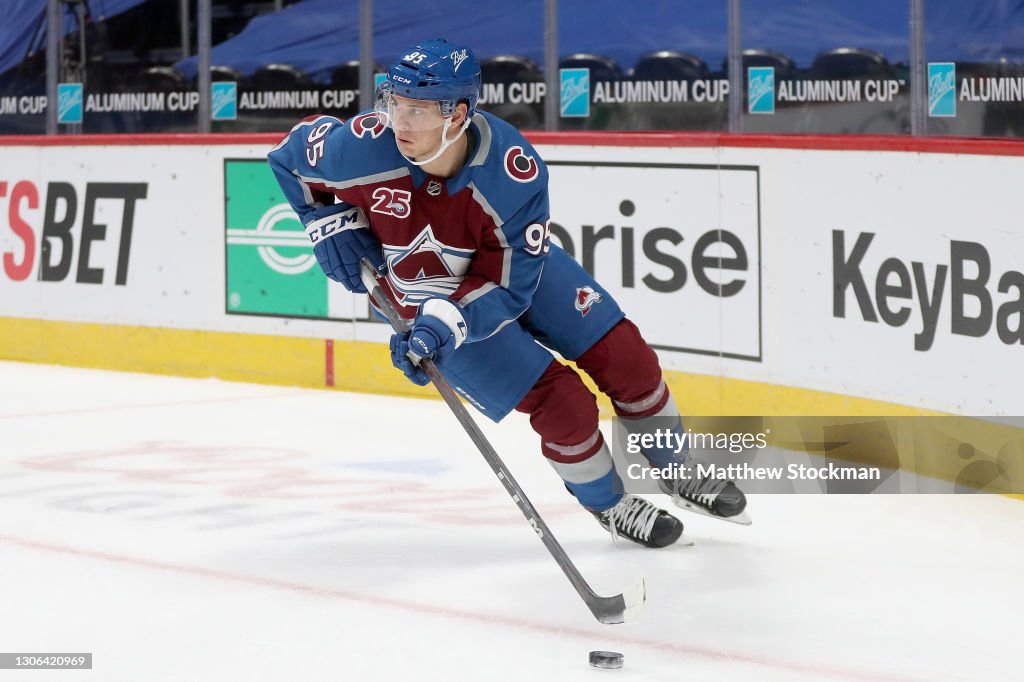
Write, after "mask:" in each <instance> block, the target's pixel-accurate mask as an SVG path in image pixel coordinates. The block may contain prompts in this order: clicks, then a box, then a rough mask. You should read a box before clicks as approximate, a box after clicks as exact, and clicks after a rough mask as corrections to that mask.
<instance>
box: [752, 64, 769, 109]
mask: <svg viewBox="0 0 1024 682" xmlns="http://www.w3.org/2000/svg"><path fill="white" fill-rule="evenodd" d="M747 112H748V113H751V114H774V113H775V67H774V66H752V67H750V68H749V69H747Z"/></svg>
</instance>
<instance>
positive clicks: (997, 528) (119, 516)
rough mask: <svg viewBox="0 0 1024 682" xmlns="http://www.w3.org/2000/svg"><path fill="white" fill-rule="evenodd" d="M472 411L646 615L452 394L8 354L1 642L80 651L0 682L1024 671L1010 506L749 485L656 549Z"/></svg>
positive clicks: (531, 440) (1, 482)
mask: <svg viewBox="0 0 1024 682" xmlns="http://www.w3.org/2000/svg"><path fill="white" fill-rule="evenodd" d="M481 425H482V426H483V428H484V431H485V432H486V433H487V434H488V436H489V437H490V438H492V442H493V443H494V445H495V447H496V449H497V450H498V452H499V453H500V454H501V455H502V457H503V458H504V459H505V461H506V463H507V464H508V466H509V468H510V469H511V470H512V472H513V473H514V475H515V476H516V477H517V478H518V479H519V482H520V483H521V484H522V485H523V487H524V488H525V489H526V491H527V493H528V494H529V495H530V497H531V499H532V500H533V502H534V503H535V505H536V506H537V508H538V510H539V511H540V513H541V514H542V515H543V516H544V518H545V519H546V520H547V522H548V523H549V525H550V526H551V527H552V529H553V531H554V532H555V534H556V536H557V537H558V538H559V540H560V541H561V542H562V544H563V545H564V547H565V548H566V550H567V551H568V552H569V554H570V556H571V557H572V558H573V559H574V561H575V562H576V563H577V565H578V567H579V569H580V570H581V572H582V573H583V575H584V576H585V577H586V578H587V579H588V580H589V581H590V583H591V584H592V585H593V587H594V588H595V589H596V590H597V591H598V592H599V593H602V594H613V593H616V592H618V591H621V590H622V589H624V588H626V587H627V586H628V585H630V584H631V583H632V582H633V581H634V580H635V579H637V578H638V577H640V576H644V577H645V578H646V580H647V589H648V603H647V606H646V609H645V610H644V612H643V613H642V615H641V617H640V619H639V620H638V621H637V622H636V623H633V624H627V625H614V626H608V625H600V624H599V623H597V622H596V621H595V620H594V619H593V618H592V617H591V615H590V613H589V612H588V611H587V610H586V608H585V607H584V605H583V603H582V602H581V601H580V600H579V598H578V597H577V596H576V594H575V592H574V591H573V590H572V588H571V587H570V585H569V583H568V581H566V579H565V578H564V576H563V575H562V574H561V572H560V571H559V569H558V567H557V566H556V565H555V563H554V562H553V561H552V560H551V558H550V557H549V555H548V554H547V552H546V550H545V549H544V547H543V546H542V545H541V543H540V542H538V540H537V538H536V537H535V535H534V533H533V531H532V530H531V529H530V527H529V526H528V525H527V524H526V523H525V521H524V520H523V518H522V516H521V515H520V513H519V511H518V510H517V508H516V507H515V506H514V505H513V504H512V502H511V501H510V500H509V499H508V497H507V496H506V494H505V492H504V490H503V489H502V488H501V487H500V485H499V484H498V482H497V481H496V480H495V479H494V477H493V475H492V473H491V472H490V470H489V469H488V468H487V466H486V464H485V463H484V461H483V459H482V458H481V457H480V456H479V455H478V454H477V453H476V451H475V449H474V447H473V445H472V444H471V442H470V441H469V440H468V438H467V437H466V436H465V435H464V434H463V432H462V431H461V429H460V427H459V426H458V424H457V423H456V422H455V420H454V418H453V417H452V416H451V415H450V414H449V413H448V412H447V408H446V407H445V406H444V405H443V403H440V402H437V401H417V400H405V399H398V398H386V397H378V396H370V395H356V394H346V393H340V392H334V391H317V390H302V389H292V388H280V387H268V386H258V385H248V384H238V383H227V382H221V381H215V380H195V379H179V378H171V377H157V376H147V375H137V374H122V373H113V372H102V371H95V370H83V369H73V368H63V367H49V366H37V365H25V364H16V363H0V652H33V653H34V652H76V653H77V652H91V653H93V654H94V669H93V670H91V671H64V670H62V671H39V670H34V671H0V682H6V681H7V680H30V681H31V682H42V681H44V680H45V681H49V680H55V681H59V682H72V681H77V680H102V681H103V682H107V681H121V680H123V681H125V682H138V681H144V680H145V681H148V680H176V681H177V680H210V681H223V680H245V681H250V680H251V681H256V680H275V681H276V680H301V681H307V680H407V679H414V680H473V681H478V680H488V681H490V680H516V681H517V682H521V681H522V680H530V681H533V682H540V681H542V680H566V681H576V680H586V681H594V680H597V679H598V678H602V679H605V680H612V679H615V680H619V681H620V682H626V681H639V680H659V681H660V680H666V681H670V680H671V681H675V680H679V681H686V682H698V681H702V680H708V681H710V682H725V681H729V682H735V681H745V680H771V681H775V680H798V681H800V680H865V681H875V680H877V681H890V680H922V681H923V680H928V681H934V680H1019V679H1022V676H1024V672H1022V671H1024V657H1022V655H1021V651H1020V646H1019V642H1020V625H1019V623H1020V619H1021V617H1022V614H1024V596H1022V594H1024V590H1022V587H1021V585H1022V582H1021V580H1022V576H1024V542H1022V540H1024V504H1022V503H1021V502H1019V501H1015V500H1011V499H1008V498H1004V497H999V496H994V495H977V496H970V495H960V496H952V495H916V496H914V495H900V496H897V495H872V496H852V495H851V496H817V495H760V496H756V497H754V498H753V499H752V500H751V503H750V513H751V516H752V517H753V519H754V525H753V526H750V527H741V526H737V525H733V524H727V523H723V522H720V521H716V520H713V519H708V518H705V517H700V516H695V515H693V514H686V513H685V512H682V511H679V512H678V514H679V515H680V516H681V518H683V520H684V522H685V523H686V526H687V533H688V535H690V536H691V537H692V538H693V539H694V540H695V541H696V546H695V547H692V548H681V547H679V548H670V549H668V550H661V551H654V550H645V549H642V548H638V547H633V546H622V545H613V544H612V543H611V542H610V540H609V537H608V536H607V534H606V533H605V532H604V531H603V530H601V528H600V527H599V526H598V525H597V523H595V521H594V520H593V519H592V518H591V517H590V515H589V514H587V513H585V512H583V511H582V510H581V509H580V508H579V507H578V506H577V505H576V504H575V502H574V501H573V500H572V499H571V498H570V497H569V496H568V495H567V494H566V492H565V490H564V489H563V487H562V485H561V483H560V481H559V480H558V479H557V477H556V476H555V474H554V473H553V471H552V470H551V469H550V468H549V467H548V465H547V464H546V463H545V462H544V461H543V459H542V458H541V456H540V454H539V452H538V447H537V442H536V437H535V436H534V435H533V433H532V432H531V431H530V429H529V425H528V423H527V421H526V420H525V419H524V418H522V415H518V414H516V415H513V416H512V417H510V418H509V419H507V420H506V421H505V422H503V423H502V424H500V425H497V426H496V425H493V424H490V423H488V422H484V421H483V420H481ZM652 499H655V500H656V501H658V502H659V503H660V504H664V506H666V507H669V506H670V505H668V504H667V501H664V499H663V498H662V499H658V498H652ZM592 649H611V650H615V651H621V652H622V653H624V654H625V668H623V669H622V670H617V671H601V670H595V669H592V668H590V667H589V666H588V665H587V653H588V651H590V650H592Z"/></svg>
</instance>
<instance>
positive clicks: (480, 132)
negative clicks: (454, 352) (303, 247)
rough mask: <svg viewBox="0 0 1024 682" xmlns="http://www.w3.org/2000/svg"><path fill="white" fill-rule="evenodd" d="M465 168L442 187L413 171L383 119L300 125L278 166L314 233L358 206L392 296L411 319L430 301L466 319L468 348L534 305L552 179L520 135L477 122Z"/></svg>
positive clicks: (498, 123)
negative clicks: (327, 219)
mask: <svg viewBox="0 0 1024 682" xmlns="http://www.w3.org/2000/svg"><path fill="white" fill-rule="evenodd" d="M468 132H471V134H472V138H473V139H474V140H475V143H476V144H475V147H472V148H471V152H470V156H469V158H468V161H467V162H466V164H465V165H464V166H463V167H462V169H461V170H460V171H459V172H458V174H457V175H455V176H454V177H451V178H438V177H433V176H430V175H428V174H427V173H425V172H424V171H423V170H422V169H421V168H420V167H418V166H416V165H414V164H411V163H409V162H408V161H406V159H405V158H404V157H403V156H402V155H401V154H400V153H399V151H398V148H397V146H396V145H395V139H394V133H393V132H392V131H391V129H390V128H387V127H386V126H385V125H383V124H382V123H381V121H380V120H379V119H378V118H377V116H376V115H375V114H374V113H373V112H366V113H363V114H360V115H358V116H355V117H354V118H351V119H349V120H348V121H347V122H344V123H343V122H342V121H340V120H339V119H337V118H334V117H332V116H318V117H313V118H310V119H307V120H305V121H303V122H302V123H300V124H298V125H297V126H295V128H293V129H292V131H291V132H290V133H289V134H288V136H287V137H286V138H285V139H284V140H283V141H282V142H281V143H280V144H279V145H278V146H277V147H275V148H274V149H273V151H271V152H270V154H269V155H268V160H269V161H270V166H271V168H272V169H273V171H274V173H275V174H276V176H277V180H278V182H279V183H280V184H281V187H282V188H283V189H284V193H285V196H286V197H287V198H288V201H289V202H290V203H291V205H292V206H293V207H294V208H295V211H296V212H297V213H298V214H299V217H300V218H301V219H302V222H303V223H304V224H307V225H308V224H309V223H310V222H312V221H314V220H317V219H320V218H322V217H323V216H324V212H325V211H328V212H329V211H330V210H331V209H330V208H329V207H330V206H331V205H332V204H333V203H334V202H335V201H336V199H335V197H336V198H337V201H341V202H345V203H348V204H351V205H353V206H358V207H360V208H361V209H362V211H363V213H364V214H365V215H366V218H367V220H369V222H370V227H371V229H372V231H373V233H374V234H375V235H376V237H377V239H378V240H379V241H380V243H381V246H382V247H383V250H384V259H385V262H386V263H387V266H388V275H387V282H386V288H388V289H390V291H389V292H388V293H389V294H390V295H391V297H392V298H393V299H394V301H395V303H396V304H397V306H398V310H399V312H401V313H402V315H403V316H404V317H406V318H410V319H411V318H412V317H414V316H415V314H416V310H417V308H418V307H419V305H420V304H421V303H422V302H423V301H425V300H427V299H428V298H432V297H436V296H447V297H449V298H451V299H452V300H453V301H455V302H456V303H457V304H459V306H460V307H461V308H462V314H463V316H464V317H465V319H466V323H467V326H468V327H469V334H468V337H467V339H466V340H467V341H470V342H471V341H479V340H480V339H485V338H487V337H489V336H491V335H492V334H494V333H495V332H496V331H498V330H499V329H501V328H502V327H504V326H505V325H507V324H509V323H510V322H512V321H513V320H515V319H516V318H518V317H519V316H520V315H521V314H522V313H523V312H524V311H525V310H526V309H527V308H528V307H529V306H530V301H531V298H532V296H533V293H534V291H535V290H536V288H537V283H538V281H539V280H540V274H541V270H542V268H543V264H544V260H545V257H546V255H547V250H548V219H549V209H548V174H547V169H546V167H545V166H544V163H543V161H541V159H540V157H539V156H538V154H537V152H535V151H534V149H533V147H531V146H530V144H529V143H528V142H527V141H526V140H525V139H524V138H523V136H522V135H521V134H520V133H519V131H518V130H516V129H515V128H514V127H513V126H511V125H509V124H508V123H505V122H504V121H502V120H501V119H499V118H496V117H495V116H492V115H490V114H487V113H484V112H477V113H475V114H474V115H473V117H472V121H471V123H470V128H469V131H468Z"/></svg>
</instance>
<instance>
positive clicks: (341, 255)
mask: <svg viewBox="0 0 1024 682" xmlns="http://www.w3.org/2000/svg"><path fill="white" fill-rule="evenodd" d="M306 235H307V236H308V237H309V240H310V241H311V242H313V253H314V254H315V255H316V260H317V262H318V263H320V267H321V268H322V269H323V271H324V274H325V275H327V276H328V277H330V278H331V279H333V280H334V281H335V282H341V283H342V284H343V285H344V286H345V288H346V289H348V290H349V291H351V292H352V293H354V294H365V293H366V287H365V286H363V280H362V277H361V276H360V273H359V262H360V261H361V260H362V259H363V258H366V259H368V260H369V261H370V263H371V264H372V265H373V267H374V269H376V270H377V274H378V275H384V274H385V273H386V272H387V268H386V267H385V265H384V256H383V254H382V253H381V248H380V242H379V241H377V238H376V237H375V236H373V233H372V232H371V231H370V223H369V222H368V221H367V220H366V216H365V215H363V211H362V210H361V209H360V208H359V207H358V206H352V205H351V204H346V203H340V204H332V205H330V206H324V207H322V208H318V209H316V210H315V211H313V212H312V213H311V214H310V219H309V222H307V223H306Z"/></svg>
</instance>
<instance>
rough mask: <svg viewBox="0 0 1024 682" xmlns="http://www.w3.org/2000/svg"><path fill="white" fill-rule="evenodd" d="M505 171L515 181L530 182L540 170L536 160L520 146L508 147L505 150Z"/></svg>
mask: <svg viewBox="0 0 1024 682" xmlns="http://www.w3.org/2000/svg"><path fill="white" fill-rule="evenodd" d="M505 172H506V173H508V176H509V177H510V178H512V179H513V180H515V181H516V182H530V181H531V180H533V179H534V178H536V177H537V175H538V174H539V172H540V169H539V168H538V166H537V160H536V159H535V158H533V157H532V156H529V155H528V154H527V153H526V152H524V151H523V148H522V147H510V148H509V150H508V151H507V152H505Z"/></svg>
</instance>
